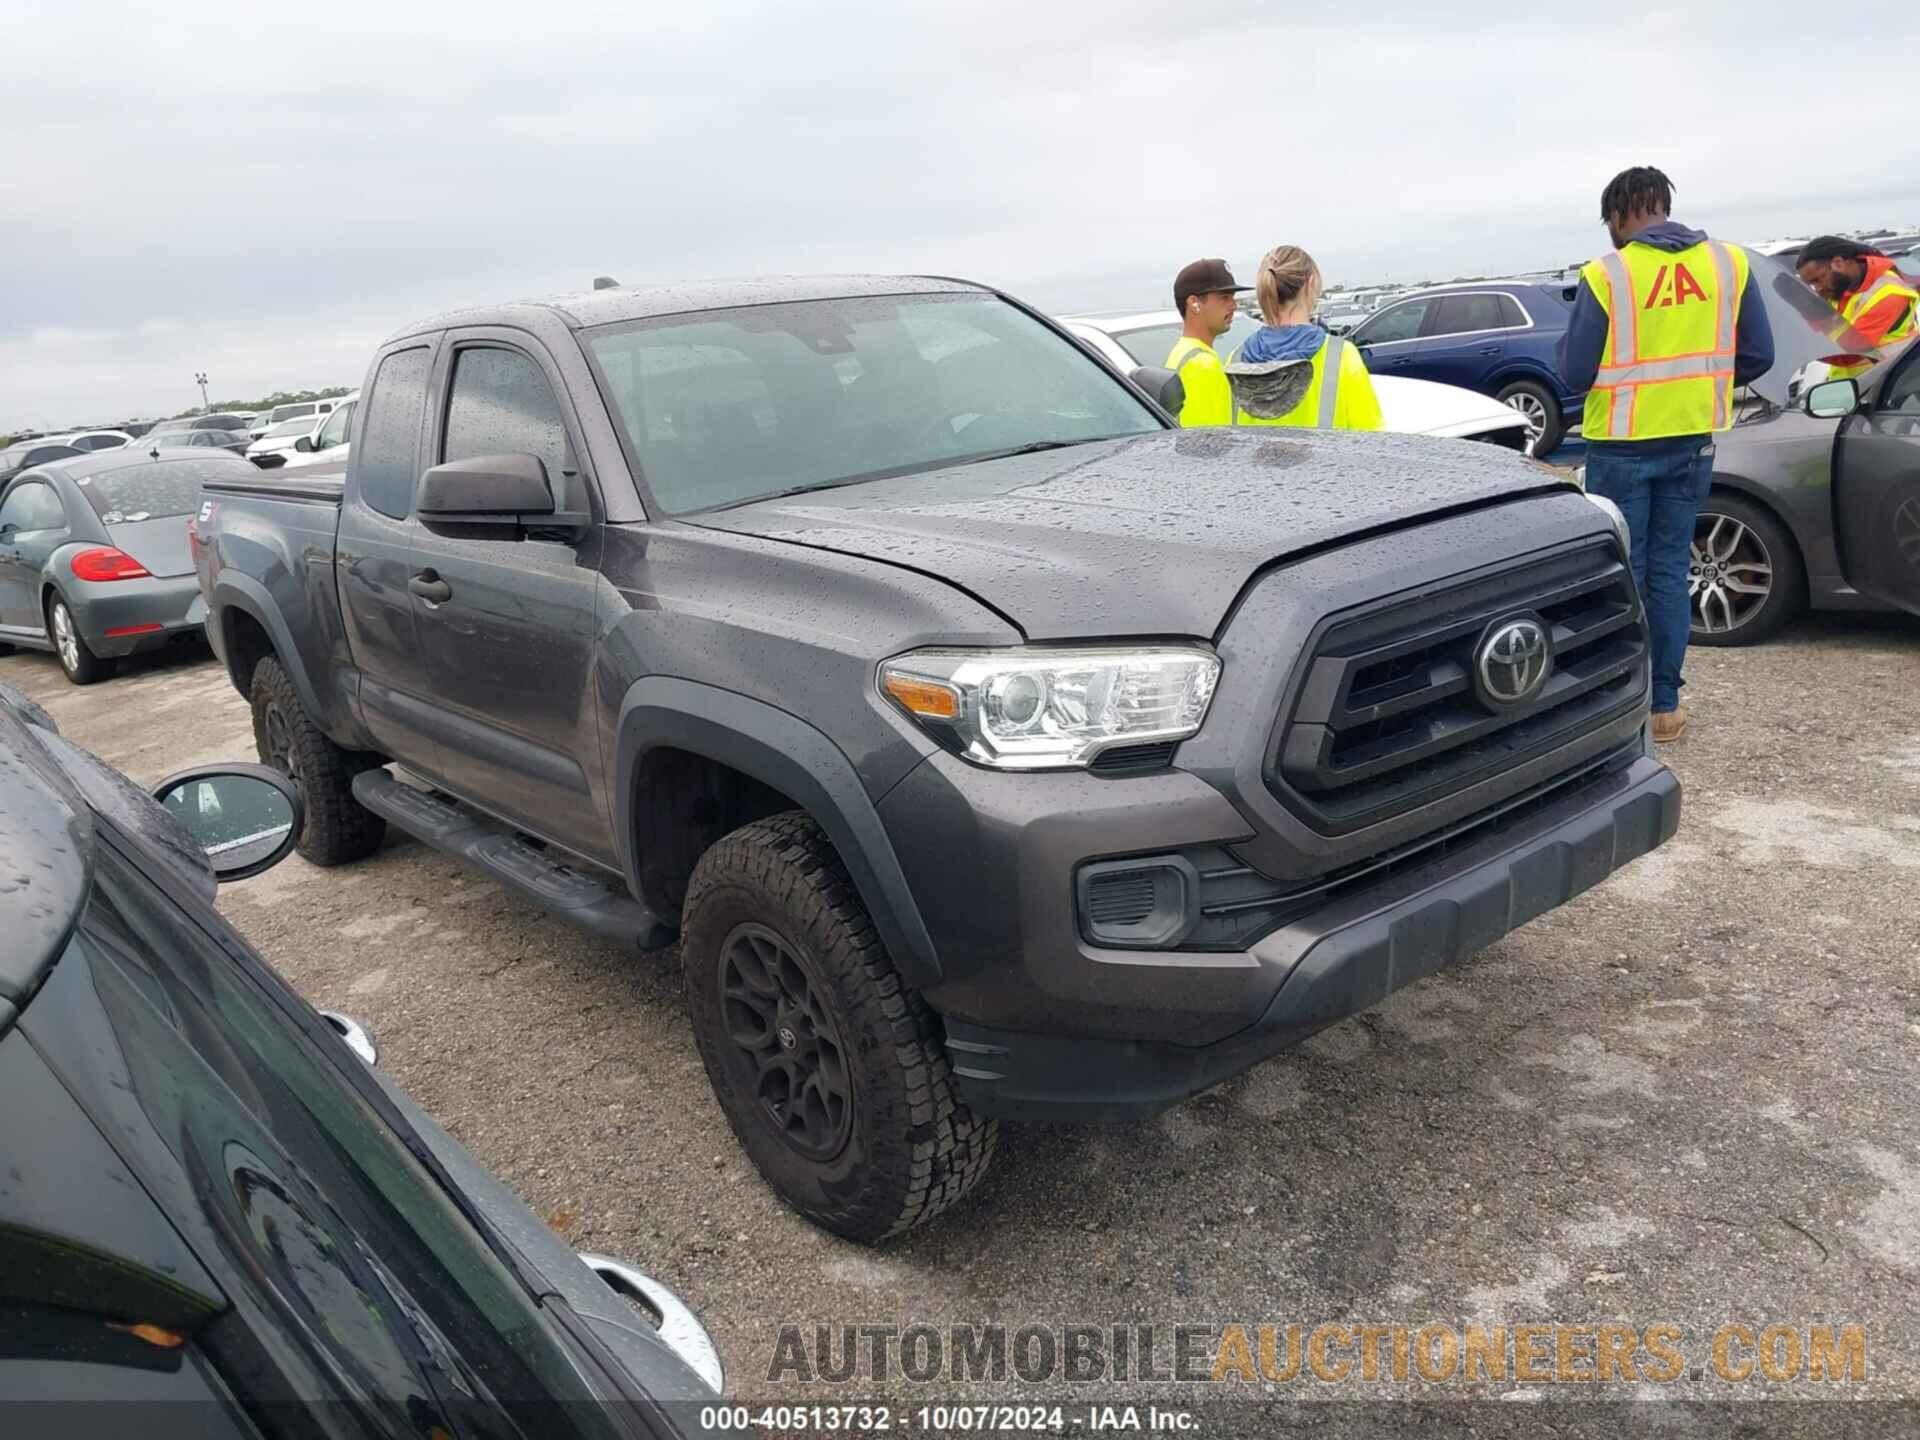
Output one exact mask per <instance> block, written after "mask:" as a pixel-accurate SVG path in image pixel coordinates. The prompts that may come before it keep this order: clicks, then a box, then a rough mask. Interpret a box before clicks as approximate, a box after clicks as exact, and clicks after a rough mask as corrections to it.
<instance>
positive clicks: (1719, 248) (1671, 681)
mask: <svg viewBox="0 0 1920 1440" xmlns="http://www.w3.org/2000/svg"><path fill="white" fill-rule="evenodd" d="M1672 208H1673V182H1672V181H1671V180H1669V179H1667V177H1666V176H1665V175H1663V174H1661V173H1660V172H1659V171H1658V170H1655V169H1653V168H1652V167H1651V166H1635V167H1634V168H1633V169H1631V170H1623V171H1621V172H1620V174H1618V175H1616V176H1614V178H1613V180H1612V181H1611V183H1609V184H1608V186H1607V188H1606V189H1605V190H1604V191H1603V192H1602V193H1601V196H1600V219H1601V221H1602V223H1604V224H1605V225H1606V227H1607V234H1608V236H1609V238H1611V239H1612V241H1613V244H1614V248H1613V249H1612V250H1611V251H1610V252H1609V253H1607V254H1605V255H1603V256H1601V257H1600V258H1599V259H1598V260H1594V261H1591V262H1589V263H1588V264H1587V265H1585V266H1584V267H1582V269H1581V271H1580V288H1579V291H1578V293H1577V294H1576V296H1575V299H1574V306H1573V316H1572V318H1571V319H1570V320H1569V321H1568V323H1567V333H1566V335H1565V336H1564V337H1562V339H1561V342H1560V373H1561V374H1562V375H1563V376H1564V377H1565V378H1566V382H1567V384H1568V385H1569V386H1570V387H1572V389H1573V390H1574V391H1575V392H1578V391H1581V390H1585V391H1586V392H1587V401H1586V411H1585V414H1584V416H1583V419H1582V426H1581V429H1582V434H1583V435H1584V437H1585V439H1586V442H1587V489H1588V490H1589V491H1591V492H1592V493H1593V494H1595V495H1600V496H1604V497H1605V498H1606V499H1608V500H1611V501H1613V503H1614V504H1615V505H1618V506H1619V507H1620V509H1621V511H1622V512H1623V513H1624V514H1625V515H1626V517H1627V530H1628V533H1629V534H1630V535H1631V536H1632V538H1633V578H1634V580H1635V582H1636V583H1637V584H1638V585H1639V587H1640V595H1641V598H1642V599H1643V600H1644V601H1645V603H1646V607H1647V626H1648V630H1649V639H1650V640H1651V648H1652V651H1653V738H1654V739H1655V740H1659V741H1662V742H1664V741H1669V740H1678V739H1679V738H1680V736H1681V734H1682V732H1684V731H1685V729H1686V728H1687V707H1686V706H1684V705H1682V704H1681V703H1680V687H1681V685H1682V684H1684V683H1685V682H1684V681H1683V680H1682V678H1681V674H1680V668H1681V664H1682V662H1683V661H1684V660H1685V659H1686V654H1687V631H1688V629H1689V627H1690V624H1691V621H1692V614H1691V610H1692V602H1691V600H1690V598H1689V596H1688V594H1687V570H1688V566H1689V562H1690V560H1691V550H1692V545H1693V531H1694V522H1695V519H1696V518H1697V516H1698V513H1699V509H1700V502H1701V501H1702V500H1704V499H1706V497H1707V490H1708V488H1709V487H1710V486H1711V485H1712V483H1713V437H1714V435H1715V433H1717V432H1718V431H1721V430H1725V429H1727V428H1729V427H1730V426H1731V425H1732V424H1733V389H1734V386H1736V385H1743V384H1746V383H1747V382H1748V381H1750V380H1755V379H1758V378H1759V377H1760V376H1761V375H1764V374H1765V373H1766V372H1767V369H1768V368H1769V367H1770V366H1771V365H1772V364H1773V331H1772V329H1771V328H1770V327H1769V326H1768V324H1767V311H1766V306H1765V305H1764V304H1763V303H1762V301H1761V299H1760V295H1759V291H1758V289H1757V287H1756V285H1755V283H1754V280H1753V276H1752V273H1751V270H1750V268H1749V266H1748V264H1747V256H1746V252H1745V251H1743V250H1740V249H1738V248H1737V247H1735V246H1732V245H1726V244H1723V243H1721V242H1720V241H1718V240H1709V239H1708V238H1707V236H1706V234H1705V232H1703V231H1700V230H1693V229H1689V228H1688V227H1687V226H1685V225H1679V224H1676V223H1675V222H1674V221H1673V220H1671V219H1670V218H1669V212H1670V211H1671V210H1672Z"/></svg>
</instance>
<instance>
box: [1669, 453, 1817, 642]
mask: <svg viewBox="0 0 1920 1440" xmlns="http://www.w3.org/2000/svg"><path fill="white" fill-rule="evenodd" d="M1687 597H1688V599H1689V600H1690V601H1691V603H1692V606H1693V614H1692V628H1691V630H1690V632H1689V637H1688V638H1689V639H1690V640H1691V641H1692V643H1694V644H1695V645H1758V644H1759V643H1760V642H1761V641H1762V640H1766V639H1768V638H1770V637H1771V636H1772V635H1774V634H1775V633H1776V632H1777V631H1778V630H1779V629H1780V627H1781V626H1782V625H1784V624H1786V623H1787V621H1789V620H1791V619H1792V618H1793V617H1794V616H1795V615H1798V614H1799V613H1800V611H1801V610H1802V609H1803V608H1804V607H1805V605H1806V576H1805V572H1804V567H1803V566H1802V565H1801V562H1800V548H1799V547H1798V546H1797V545H1795V544H1794V543H1793V536H1792V535H1790V534H1788V533H1787V528H1786V526H1784V525H1782V524H1781V523H1780V522H1779V521H1778V520H1777V519H1775V518H1774V516H1773V515H1772V513H1771V512H1769V511H1767V510H1765V509H1763V508H1762V507H1760V506H1759V505H1756V504H1754V503H1753V502H1752V501H1751V500H1747V499H1743V498H1742V497H1740V496H1738V495H1730V494H1728V493H1726V492H1725V491H1720V490H1716V491H1714V492H1713V493H1712V494H1711V495H1709V496H1708V497H1707V499H1706V500H1705V501H1704V502H1703V503H1702V504H1701V506H1700V514H1699V518H1698V519H1697V520H1695V522H1694V527H1693V553H1692V556H1691V558H1690V561H1689V564H1688V567H1687Z"/></svg>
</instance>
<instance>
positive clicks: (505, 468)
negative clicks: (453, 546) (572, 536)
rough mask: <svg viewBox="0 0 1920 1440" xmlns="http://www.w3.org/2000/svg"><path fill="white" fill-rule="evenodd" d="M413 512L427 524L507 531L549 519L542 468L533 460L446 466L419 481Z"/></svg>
mask: <svg viewBox="0 0 1920 1440" xmlns="http://www.w3.org/2000/svg"><path fill="white" fill-rule="evenodd" d="M414 509H415V510H416V511H418V512H419V515H420V518H421V519H422V520H423V521H426V522H428V523H432V522H436V521H437V522H440V523H443V524H454V525H459V524H466V525H511V524H513V523H515V522H516V521H517V520H519V518H520V517H521V516H523V515H526V516H542V515H552V514H553V513H554V504H553V492H552V491H551V490H550V489H548V488H547V467H546V466H545V465H544V464H542V463H541V462H540V459H539V457H538V456H534V455H476V456H474V457H473V458H472V459H471V460H449V461H448V462H447V463H446V464H444V465H436V466H434V467H433V468H432V469H431V470H429V471H427V473H426V474H424V475H422V476H421V477H420V492H419V494H418V496H417V497H416V498H415V503H414Z"/></svg>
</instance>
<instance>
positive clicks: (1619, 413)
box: [1588, 240, 1740, 440]
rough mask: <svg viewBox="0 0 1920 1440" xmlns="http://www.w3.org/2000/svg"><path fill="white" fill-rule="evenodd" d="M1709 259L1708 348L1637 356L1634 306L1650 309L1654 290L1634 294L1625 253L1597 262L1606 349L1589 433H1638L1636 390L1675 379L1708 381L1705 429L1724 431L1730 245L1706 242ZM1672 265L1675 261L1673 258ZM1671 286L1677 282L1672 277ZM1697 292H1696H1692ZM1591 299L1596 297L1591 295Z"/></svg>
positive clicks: (1730, 353) (1732, 308) (1733, 309)
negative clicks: (1597, 418)
mask: <svg viewBox="0 0 1920 1440" xmlns="http://www.w3.org/2000/svg"><path fill="white" fill-rule="evenodd" d="M1706 250H1707V253H1708V255H1709V257H1710V258H1711V259H1712V262H1713V271H1714V280H1715V286H1714V289H1715V304H1714V316H1713V343H1712V348H1711V349H1703V350H1697V351H1694V352H1692V353H1689V354H1684V355H1676V356H1667V357H1656V358H1653V359H1643V358H1642V356H1641V340H1640V325H1641V319H1640V310H1641V308H1642V305H1643V303H1644V304H1645V305H1646V307H1647V308H1652V306H1653V301H1654V295H1653V294H1649V295H1648V296H1646V297H1644V300H1643V297H1641V296H1639V295H1637V294H1636V293H1635V291H1634V286H1633V272H1632V268H1631V267H1630V266H1629V265H1628V263H1627V258H1626V255H1625V254H1624V253H1623V252H1621V251H1619V250H1614V251H1610V252H1609V253H1608V254H1606V255H1603V256H1602V257H1601V258H1600V261H1599V264H1600V268H1601V270H1602V272H1603V273H1604V274H1605V276H1606V281H1607V289H1608V295H1607V306H1606V308H1607V318H1608V321H1609V331H1608V339H1607V353H1606V355H1605V356H1604V357H1603V363H1602V364H1601V366H1600V368H1599V370H1598V371H1597V372H1596V373H1595V375H1594V380H1593V391H1594V394H1595V398H1596V399H1597V400H1598V402H1599V409H1600V411H1601V413H1602V414H1603V415H1604V420H1605V425H1604V431H1603V432H1602V433H1593V430H1594V427H1593V426H1592V423H1591V421H1592V416H1593V413H1594V411H1593V408H1592V407H1590V409H1589V413H1588V432H1589V438H1592V439H1597V440H1626V439H1638V438H1643V437H1641V436H1636V435H1635V434H1634V416H1635V411H1636V408H1637V405H1638V401H1639V397H1640V392H1641V390H1642V389H1643V388H1645V387H1648V386H1657V385H1663V384H1671V383H1673V382H1676V381H1679V382H1684V381H1696V380H1707V381H1709V382H1711V384H1712V386H1713V410H1712V417H1711V421H1710V427H1711V429H1713V430H1715V431H1719V430H1725V429H1726V428H1727V427H1728V426H1729V424H1730V423H1731V413H1730V409H1729V400H1730V396H1731V393H1732V388H1733V387H1732V383H1731V382H1732V379H1733V360H1734V345H1735V340H1734V337H1735V331H1736V324H1737V320H1738V304H1739V297H1740V273H1739V267H1738V265H1737V264H1736V263H1735V260H1734V257H1733V252H1732V250H1731V249H1730V248H1729V247H1728V246H1726V245H1723V244H1721V243H1720V242H1719V241H1717V240H1709V241H1708V242H1706ZM1676 269H1677V262H1676ZM1666 273H1667V272H1666V266H1665V265H1664V264H1663V265H1662V267H1661V271H1660V274H1659V275H1658V276H1656V277H1655V281H1654V285H1655V293H1656V294H1657V293H1658V287H1659V286H1660V284H1661V283H1662V281H1663V280H1664V279H1665V276H1666ZM1675 283H1676V285H1677V281H1676V282H1675ZM1696 293H1697V291H1696ZM1596 298H1597V297H1596Z"/></svg>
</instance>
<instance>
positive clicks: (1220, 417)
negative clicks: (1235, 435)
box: [1167, 335, 1233, 430]
mask: <svg viewBox="0 0 1920 1440" xmlns="http://www.w3.org/2000/svg"><path fill="white" fill-rule="evenodd" d="M1203 355H1204V356H1205V357H1206V358H1205V359H1204V360H1202V359H1201V358H1200V357H1201V356H1203ZM1195 361H1199V364H1197V365H1196V364H1194V363H1193V362H1195ZM1167 369H1169V370H1172V371H1174V372H1176V373H1177V374H1178V375H1179V376H1180V379H1181V380H1182V381H1183V382H1185V384H1186V387H1187V399H1186V403H1185V404H1183V405H1182V406H1181V407H1180V414H1179V416H1178V419H1179V421H1180V424H1181V426H1182V428H1184V429H1188V430H1192V429H1194V428H1196V427H1199V426H1204V425H1227V424H1230V423H1232V420H1233V391H1232V389H1231V388H1230V387H1229V386H1228V384H1227V373H1226V371H1224V370H1222V369H1221V368H1220V356H1219V355H1218V354H1217V353H1216V352H1215V351H1214V348H1213V347H1212V346H1211V345H1206V344H1202V343H1201V342H1200V341H1198V340H1196V339H1194V338H1193V337H1192V336H1191V335H1182V336H1181V337H1180V338H1179V339H1178V340H1176V341H1174V342H1173V349H1172V350H1170V351H1169V352H1168V353H1167Z"/></svg>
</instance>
